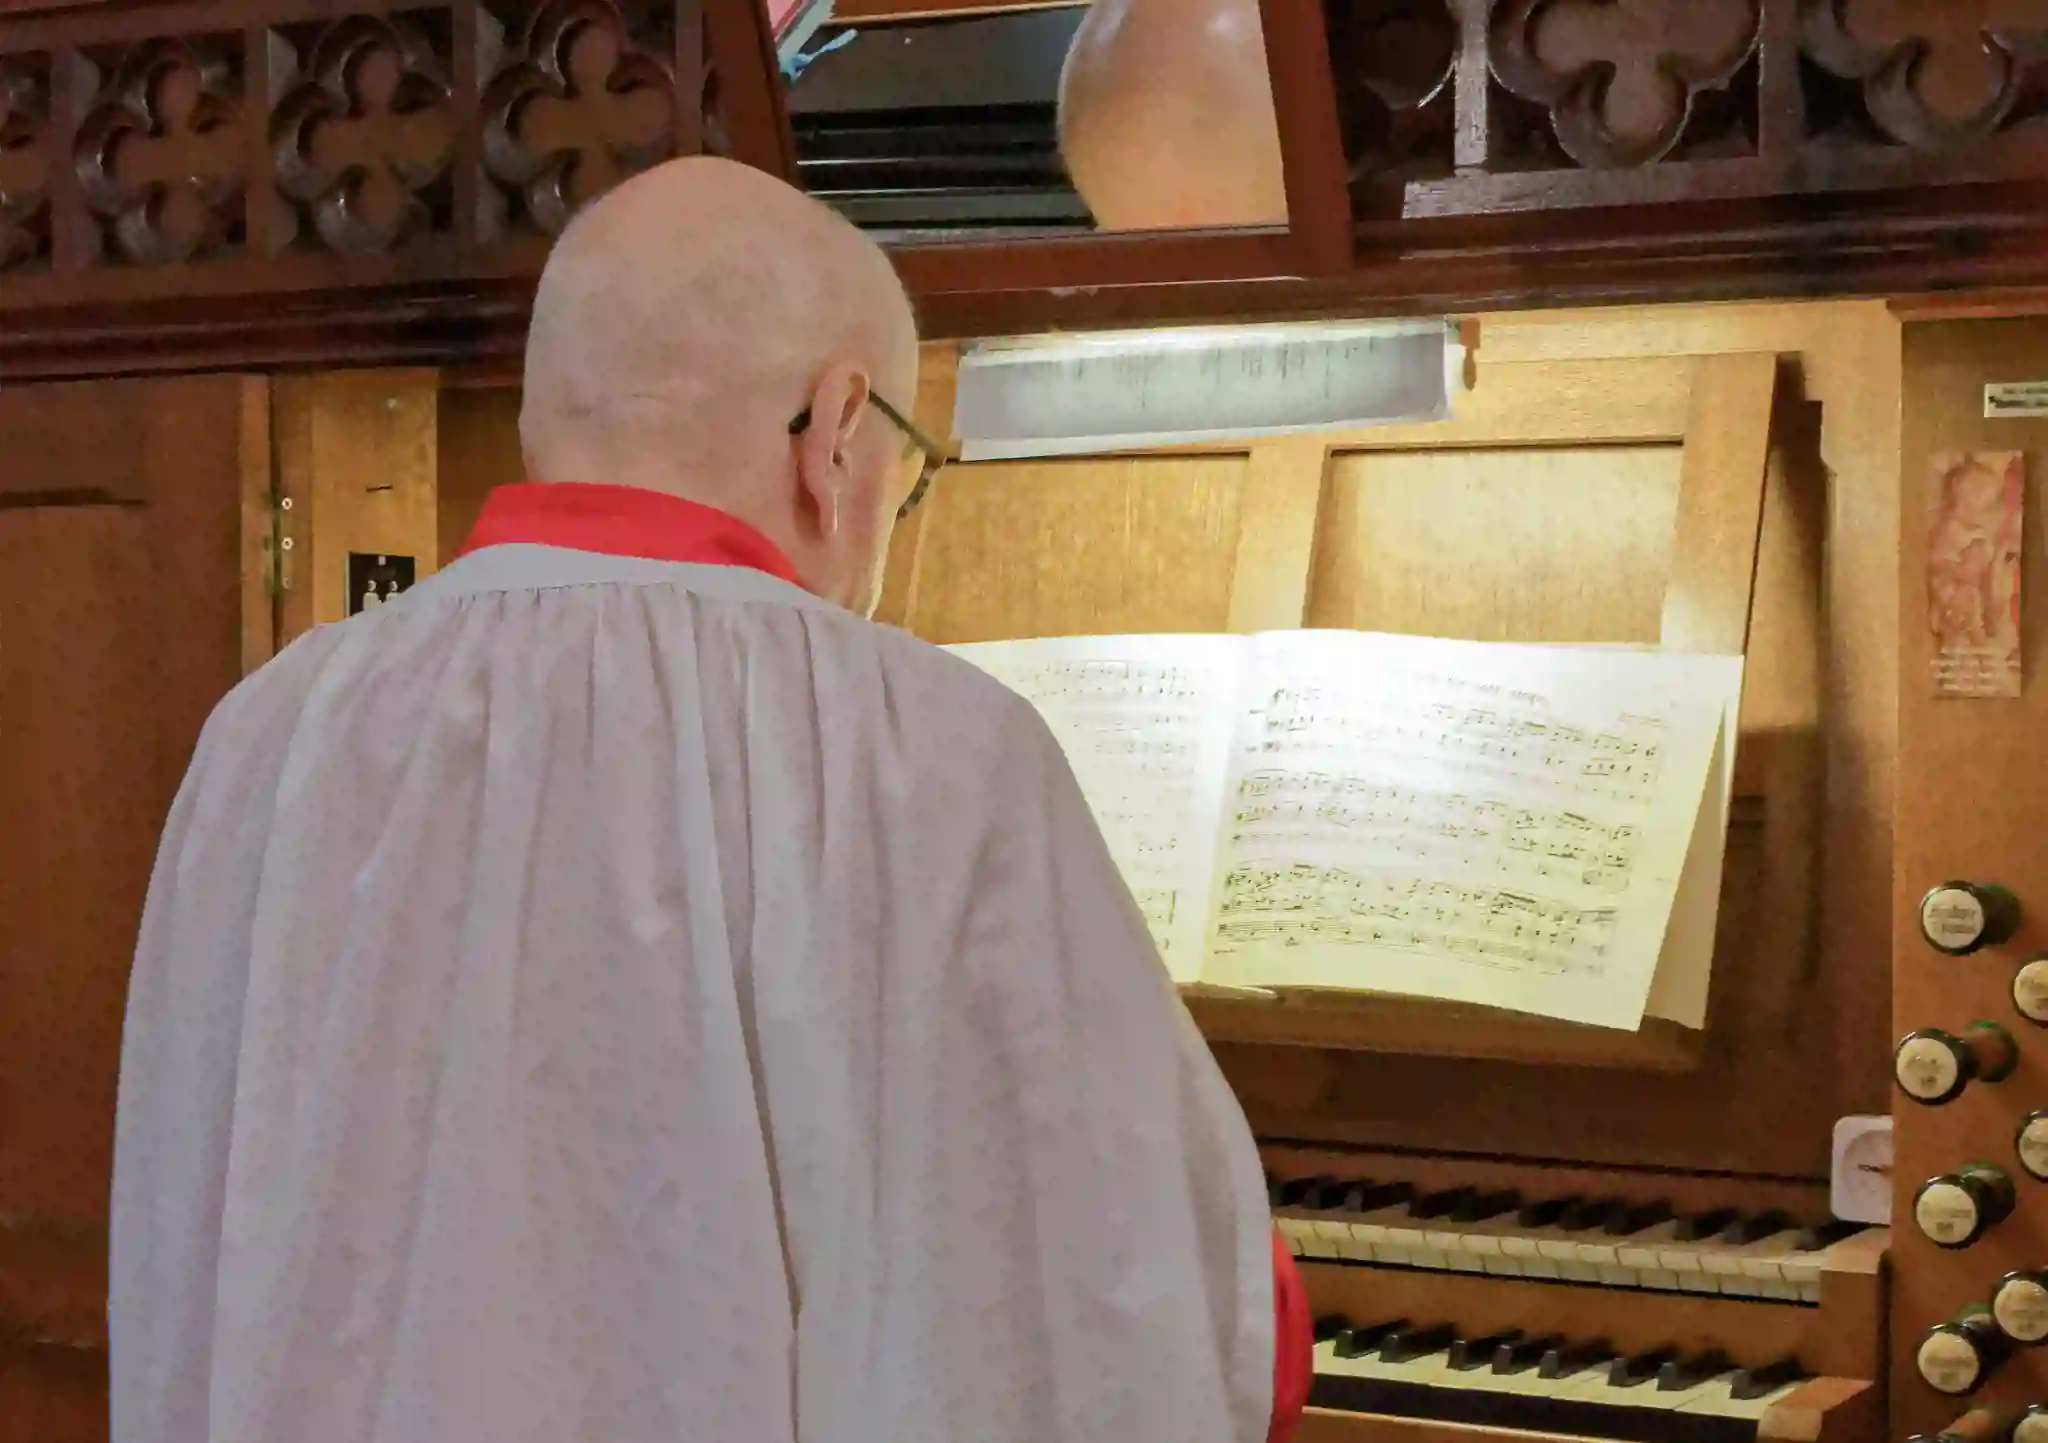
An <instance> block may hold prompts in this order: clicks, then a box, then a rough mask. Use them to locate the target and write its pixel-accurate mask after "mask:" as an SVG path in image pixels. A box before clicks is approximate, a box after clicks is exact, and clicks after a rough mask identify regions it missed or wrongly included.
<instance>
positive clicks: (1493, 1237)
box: [1458, 1212, 1524, 1278]
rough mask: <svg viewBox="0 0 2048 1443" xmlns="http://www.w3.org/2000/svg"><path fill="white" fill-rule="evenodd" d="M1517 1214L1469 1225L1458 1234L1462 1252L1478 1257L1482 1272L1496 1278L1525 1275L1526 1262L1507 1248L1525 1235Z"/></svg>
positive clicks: (1501, 1215)
mask: <svg viewBox="0 0 2048 1443" xmlns="http://www.w3.org/2000/svg"><path fill="white" fill-rule="evenodd" d="M1515 1217H1516V1215H1515V1213H1514V1212H1504V1213H1501V1214H1500V1215H1499V1216H1497V1217H1490V1218H1487V1219H1485V1220H1484V1221H1481V1222H1476V1223H1472V1224H1470V1225H1468V1226H1467V1227H1466V1228H1464V1229H1463V1230H1462V1231H1461V1232H1460V1233H1459V1234H1458V1247H1459V1250H1460V1251H1462V1252H1464V1253H1467V1254H1469V1255H1470V1256H1472V1257H1474V1258H1477V1259H1478V1261H1479V1270H1480V1271H1481V1272H1484V1273H1490V1274H1492V1275H1493V1276H1495V1277H1502V1278H1519V1277H1522V1276H1524V1272H1523V1268H1522V1259H1521V1258H1520V1257H1518V1256H1515V1255H1513V1254H1511V1253H1509V1252H1507V1251H1506V1249H1505V1245H1506V1244H1507V1243H1508V1242H1509V1241H1511V1240H1518V1239H1519V1238H1520V1236H1521V1225H1520V1224H1519V1223H1517V1222H1516V1220H1515Z"/></svg>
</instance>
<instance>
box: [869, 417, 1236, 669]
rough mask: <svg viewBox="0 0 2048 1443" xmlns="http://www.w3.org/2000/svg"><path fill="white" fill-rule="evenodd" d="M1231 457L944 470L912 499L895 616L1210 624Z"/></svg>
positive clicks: (1026, 627) (1217, 606) (916, 626)
mask: <svg viewBox="0 0 2048 1443" xmlns="http://www.w3.org/2000/svg"><path fill="white" fill-rule="evenodd" d="M1245 474H1246V462H1245V458H1244V457H1243V456H1190V457H1170V456H1168V457H1143V458H1129V459H1104V460H1075V461H1042V462H990V463H984V464H980V465H973V466H959V467H955V468H952V469H950V470H948V471H947V473H946V474H945V475H944V476H943V477H942V478H941V479H940V483H939V484H938V485H936V486H934V487H933V488H932V493H931V496H930V498H929V499H928V500H927V501H926V502H925V503H924V505H923V506H922V507H921V508H920V513H922V516H923V519H922V522H921V535H920V539H919V543H918V546H917V559H916V563H915V564H916V575H915V578H914V584H913V585H912V586H910V587H909V589H908V595H907V596H906V597H905V603H904V609H903V619H904V625H906V626H907V627H908V629H910V630H911V631H913V632H915V633H916V634H917V635H919V636H921V637H923V638H925V639H926V640H927V641H933V642H938V643H941V644H948V643H954V642H968V641H989V640H995V639H1003V638H1012V637H1021V636H1084V635H1104V634H1110V633H1116V632H1127V631H1129V632H1163V631H1221V630H1223V629H1224V628H1225V626H1226V625H1227V623H1228V621H1229V617H1230V601H1231V575H1232V571H1233V558H1234V557H1235V555H1236V551H1237V544H1238V508H1239V501H1240V488H1241V487H1242V485H1243V483H1244V480H1245Z"/></svg>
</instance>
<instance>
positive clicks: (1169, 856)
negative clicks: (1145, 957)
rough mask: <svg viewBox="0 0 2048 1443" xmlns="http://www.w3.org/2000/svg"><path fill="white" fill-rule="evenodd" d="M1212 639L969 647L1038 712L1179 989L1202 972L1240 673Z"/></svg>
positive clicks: (966, 652) (973, 657)
mask: <svg viewBox="0 0 2048 1443" xmlns="http://www.w3.org/2000/svg"><path fill="white" fill-rule="evenodd" d="M1214 641H1215V639H1214V638H1208V637H1104V638H1089V637H1074V638H1064V639H1059V640H1049V641H1030V642H1015V643H994V644H986V645H978V646H960V647H955V648H953V650H954V651H955V652H956V653H957V654H959V655H962V656H964V657H966V658H967V659H968V660H969V661H972V662H974V663H975V664H976V665H977V666H980V667H982V668H983V669H984V670H986V671H988V672H989V673H990V674H992V675H993V676H995V677H996V678H997V679H998V680H999V681H1001V682H1003V683H1004V684H1005V685H1007V686H1008V687H1009V688H1010V689H1011V690H1013V691H1015V692H1016V693H1018V694H1019V695H1020V696H1022V697H1024V698H1025V699H1026V700H1027V701H1029V702H1030V703H1031V704H1032V705H1033V706H1034V707H1036V708H1037V710H1038V712H1039V715H1040V716H1042V717H1043V718H1044V719H1045V722H1046V725H1047V727H1048V728H1049V729H1050V730H1051V731H1052V734H1053V736H1054V737H1055V738H1056V739H1057V740H1058V742H1059V744H1060V748H1061V750H1062V751H1064V752H1065V753H1066V757H1067V763H1068V765H1069V766H1070V767H1071V768H1072V769H1073V772H1074V779H1075V781H1077V782H1078V783H1079V784H1080V787H1081V791H1082V794H1083V795H1084V796H1085V797H1087V799H1088V804H1089V807H1090V808H1091V809H1092V810H1093V812H1094V813H1095V821H1096V825H1097V826H1098V827H1100V828H1101V829H1102V837H1103V841H1104V842H1105V843H1106V844H1107V846H1108V847H1109V851H1110V855H1111V856H1112V857H1114V858H1115V859H1116V863H1117V867H1118V869H1119V870H1120V871H1121V872H1122V873H1123V877H1124V882H1125V884H1126V885H1127V886H1128V887H1129V888H1130V890H1131V895H1132V896H1133V897H1134V898H1135V899H1136V901H1137V903H1138V907H1139V910H1140V911H1141V912H1142V913H1143V914H1144V916H1145V921H1146V924H1147V926H1148V927H1149V928H1150V929H1151V932H1152V938H1153V941H1154V942H1155V943H1156V944H1157V945H1158V947H1159V953H1160V956H1161V957H1162V958H1163V959H1164V960H1165V962H1166V965H1167V970H1168V971H1170V972H1171V973H1172V974H1173V975H1174V977H1175V978H1176V979H1177V980H1181V981H1193V980H1194V979H1195V978H1196V977H1197V976H1198V975H1199V973H1200V970H1201V965H1202V954H1203V949H1204V944H1205V941H1206V934H1207V932H1208V925H1209V910H1210V909H1209V905H1208V902H1209V896H1208V894H1209V887H1210V881H1211V864H1212V862H1213V858H1214V845H1215V836H1216V831H1217V825H1218V822H1217V810H1218V808H1219V806H1220V805H1221V791H1220V782H1221V777H1222V774H1223V769H1224V765H1225V761H1226V758H1227V756H1228V752H1229V747H1230V736H1231V726H1232V717H1231V711H1232V703H1233V700H1234V697H1235V682H1236V665H1235V660H1234V658H1233V657H1232V656H1231V655H1230V654H1229V653H1228V652H1224V653H1220V654H1219V652H1218V649H1217V648H1216V646H1215V645H1214Z"/></svg>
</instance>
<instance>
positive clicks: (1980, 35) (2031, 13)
mask: <svg viewBox="0 0 2048 1443" xmlns="http://www.w3.org/2000/svg"><path fill="white" fill-rule="evenodd" d="M1799 8H1800V21H1801V27H1800V28H1801V36H1800V39H1801V45H1802V49H1803V53H1804V55H1805V57H1806V59H1807V60H1808V61H1809V62H1810V64H1811V66H1812V71H1811V72H1810V76H1811V82H1810V84H1809V86H1808V93H1809V97H1810V100H1811V102H1812V108H1813V109H1814V110H1815V111H1816V112H1817V114H1818V115H1819V116H1820V117H1821V118H1822V119H1823V120H1828V121H1836V122H1841V121H1847V122H1848V123H1849V124H1851V125H1853V124H1854V122H1855V121H1857V120H1859V119H1860V120H1862V121H1863V122H1865V123H1866V125H1867V126H1868V128H1869V129H1870V130H1874V131H1875V132H1876V134H1877V136H1878V137H1880V138H1882V139H1883V140H1888V141H1891V142H1894V143H1896V144H1898V145H1903V146H1907V147H1909V148H1911V149H1913V150H1919V151H1933V152H1959V151H1963V150H1966V149H1969V148H1971V147H1973V146H1980V145H1984V144H1986V143H1988V142H1991V141H1992V140H1994V139H1995V138H1996V137H1997V136H1999V135H2001V134H2002V133H2005V132H2008V131H2011V130H2013V129H2014V128H2016V127H2018V126H2019V125H2021V124H2022V123H2023V122H2026V121H2031V120H2037V119H2039V118H2040V117H2041V115H2042V112H2043V107H2044V102H2048V93H2044V85H2048V9H2044V8H2043V7H2042V6H2041V5H2040V4H2038V3H2033V0H1801V4H1800V7H1799ZM1830 82H1833V84H1830Z"/></svg>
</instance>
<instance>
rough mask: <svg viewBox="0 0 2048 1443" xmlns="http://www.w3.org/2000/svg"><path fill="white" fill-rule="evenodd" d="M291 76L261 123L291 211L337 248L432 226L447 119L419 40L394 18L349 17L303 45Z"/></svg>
mask: <svg viewBox="0 0 2048 1443" xmlns="http://www.w3.org/2000/svg"><path fill="white" fill-rule="evenodd" d="M301 74H302V78H301V79H300V81H299V83H298V84H296V85H294V86H292V87H291V88H290V89H289V90H287V91H286V93H285V95H284V98H283V99H282V100H281V101H280V102H279V103H278V106H277V109H276V111H275V112H274V113H273V114H272V116H271V120H270V144H271V155H272V161H273V164H274V166H275V170H276V177H277V188H278V191H279V193H280V194H281V195H283V196H284V197H285V198H286V199H287V200H288V201H290V202H291V203H292V205H293V206H294V207H295V208H296V215H297V216H301V217H303V218H304V219H305V220H307V221H310V222H311V226H312V230H313V232H314V233H315V234H316V235H318V237H319V238H320V240H321V241H322V242H323V243H325V245H326V246H327V247H328V248H329V249H331V250H334V251H339V252H341V253H343V254H347V255H364V254H371V255H374V254H380V253H383V252H386V251H389V250H391V249H393V248H394V247H396V246H398V245H399V244H400V243H401V242H403V241H404V240H405V239H406V238H407V237H409V236H411V235H412V234H414V233H416V232H418V231H420V230H423V229H427V228H429V227H431V226H433V225H434V224H435V222H436V210H437V205H436V203H435V202H436V197H435V196H434V194H433V192H434V191H435V188H436V187H439V186H441V184H442V182H443V181H444V180H446V178H447V176H448V174H449V170H450V168H451V165H452V163H453V159H454V150H455V121H454V115H453V109H452V101H451V97H452V90H451V87H450V85H449V81H448V78H447V68H446V66H445V65H444V64H443V62H442V59H441V57H439V56H437V55H436V54H435V53H434V49H433V46H432V45H431V43H430V42H429V40H428V38H427V37H426V36H425V35H424V34H423V33H421V32H420V31H419V30H418V29H416V28H414V27H413V26H411V25H409V24H407V23H406V21H405V20H403V19H402V18H401V19H385V18H383V17H380V16H374V15H355V16H350V17H349V18H347V19H345V20H341V21H339V22H337V23H336V24H334V25H332V26H329V27H328V28H327V29H326V30H325V31H324V32H323V33H322V34H321V35H320V36H319V38H318V39H317V40H315V41H313V42H312V44H311V46H310V48H309V50H308V53H307V54H306V56H305V57H304V64H303V67H302V72H301ZM438 209H440V210H441V211H442V212H443V213H445V205H443V206H439V207H438Z"/></svg>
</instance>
